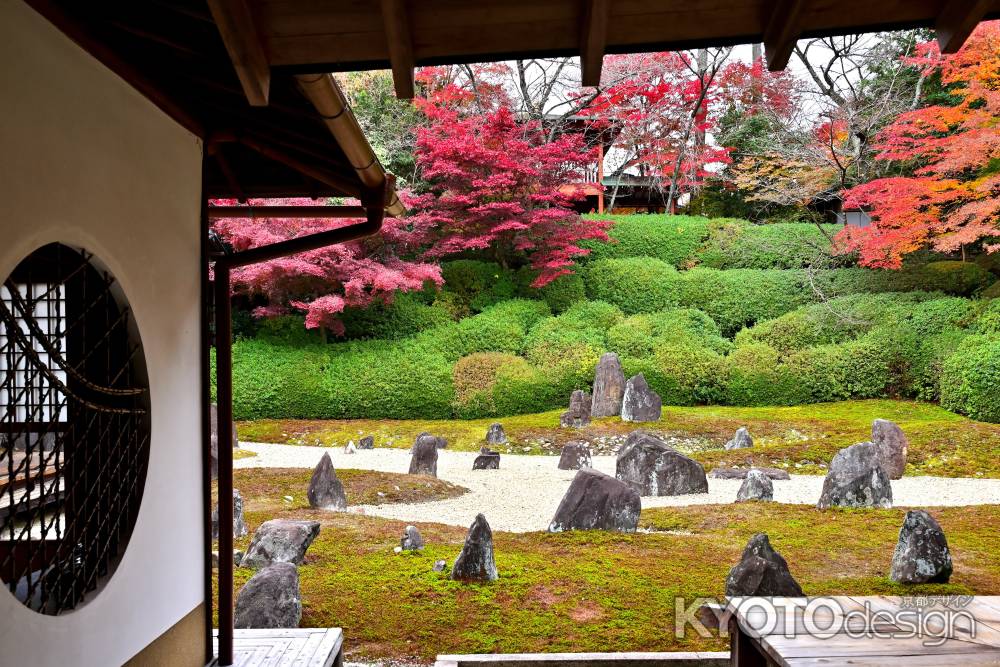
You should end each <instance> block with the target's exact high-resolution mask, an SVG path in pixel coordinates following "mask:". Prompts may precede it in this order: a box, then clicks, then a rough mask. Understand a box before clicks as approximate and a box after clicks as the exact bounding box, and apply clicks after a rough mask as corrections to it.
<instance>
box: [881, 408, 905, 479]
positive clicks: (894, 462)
mask: <svg viewBox="0 0 1000 667" xmlns="http://www.w3.org/2000/svg"><path fill="white" fill-rule="evenodd" d="M872 444H873V445H875V451H876V452H877V453H878V457H879V460H880V461H881V462H882V468H883V469H884V470H885V474H887V475H888V476H889V479H900V478H901V477H902V476H903V471H904V470H905V469H906V454H907V451H908V450H909V441H908V440H907V439H906V434H905V433H903V429H901V428H899V426H897V425H896V424H894V423H893V422H891V421H889V420H888V419H876V420H875V421H874V422H872Z"/></svg>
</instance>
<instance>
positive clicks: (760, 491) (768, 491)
mask: <svg viewBox="0 0 1000 667" xmlns="http://www.w3.org/2000/svg"><path fill="white" fill-rule="evenodd" d="M748 500H774V483H773V482H771V478H770V477H768V476H767V474H766V473H765V472H764V471H762V470H757V469H756V468H752V469H751V470H750V472H748V473H747V476H746V477H745V478H744V479H743V484H742V485H740V490H739V491H738V492H737V494H736V502H738V503H742V502H746V501H748Z"/></svg>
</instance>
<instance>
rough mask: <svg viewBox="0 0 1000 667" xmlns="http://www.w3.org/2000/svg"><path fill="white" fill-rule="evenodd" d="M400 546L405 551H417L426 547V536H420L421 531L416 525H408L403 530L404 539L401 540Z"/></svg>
mask: <svg viewBox="0 0 1000 667" xmlns="http://www.w3.org/2000/svg"><path fill="white" fill-rule="evenodd" d="M399 546H401V547H402V548H403V551H416V550H418V549H423V548H424V538H423V537H421V536H420V531H419V530H417V527H416V526H407V527H406V530H404V531H403V539H401V540H400V541H399Z"/></svg>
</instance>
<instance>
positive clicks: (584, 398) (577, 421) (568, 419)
mask: <svg viewBox="0 0 1000 667" xmlns="http://www.w3.org/2000/svg"><path fill="white" fill-rule="evenodd" d="M590 407H591V398H590V394H588V393H587V392H585V391H583V390H581V389H577V390H575V391H574V392H573V393H572V394H570V397H569V409H568V410H567V411H566V412H564V413H562V414H561V415H559V425H560V426H562V427H563V428H583V427H584V426H586V425H587V424H589V423H590Z"/></svg>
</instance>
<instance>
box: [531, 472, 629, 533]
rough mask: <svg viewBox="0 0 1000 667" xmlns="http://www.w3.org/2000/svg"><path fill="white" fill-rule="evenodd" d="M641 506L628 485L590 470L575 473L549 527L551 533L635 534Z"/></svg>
mask: <svg viewBox="0 0 1000 667" xmlns="http://www.w3.org/2000/svg"><path fill="white" fill-rule="evenodd" d="M641 509H642V502H641V500H640V499H639V494H638V493H636V492H635V491H634V490H633V489H631V488H630V487H629V485H628V484H626V483H625V482H622V481H621V480H617V479H615V478H614V477H611V476H609V475H605V474H604V473H602V472H599V471H597V470H594V469H593V468H584V469H583V470H581V471H580V472H578V473H576V477H574V478H573V482H572V483H571V484H570V485H569V489H567V491H566V495H565V496H563V499H562V502H560V503H559V508H558V509H557V510H556V514H555V516H554V517H553V518H552V522H551V523H550V524H549V532H550V533H560V532H562V531H564V530H610V531H616V532H619V533H634V532H635V529H636V526H638V525H639V512H640V511H641Z"/></svg>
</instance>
